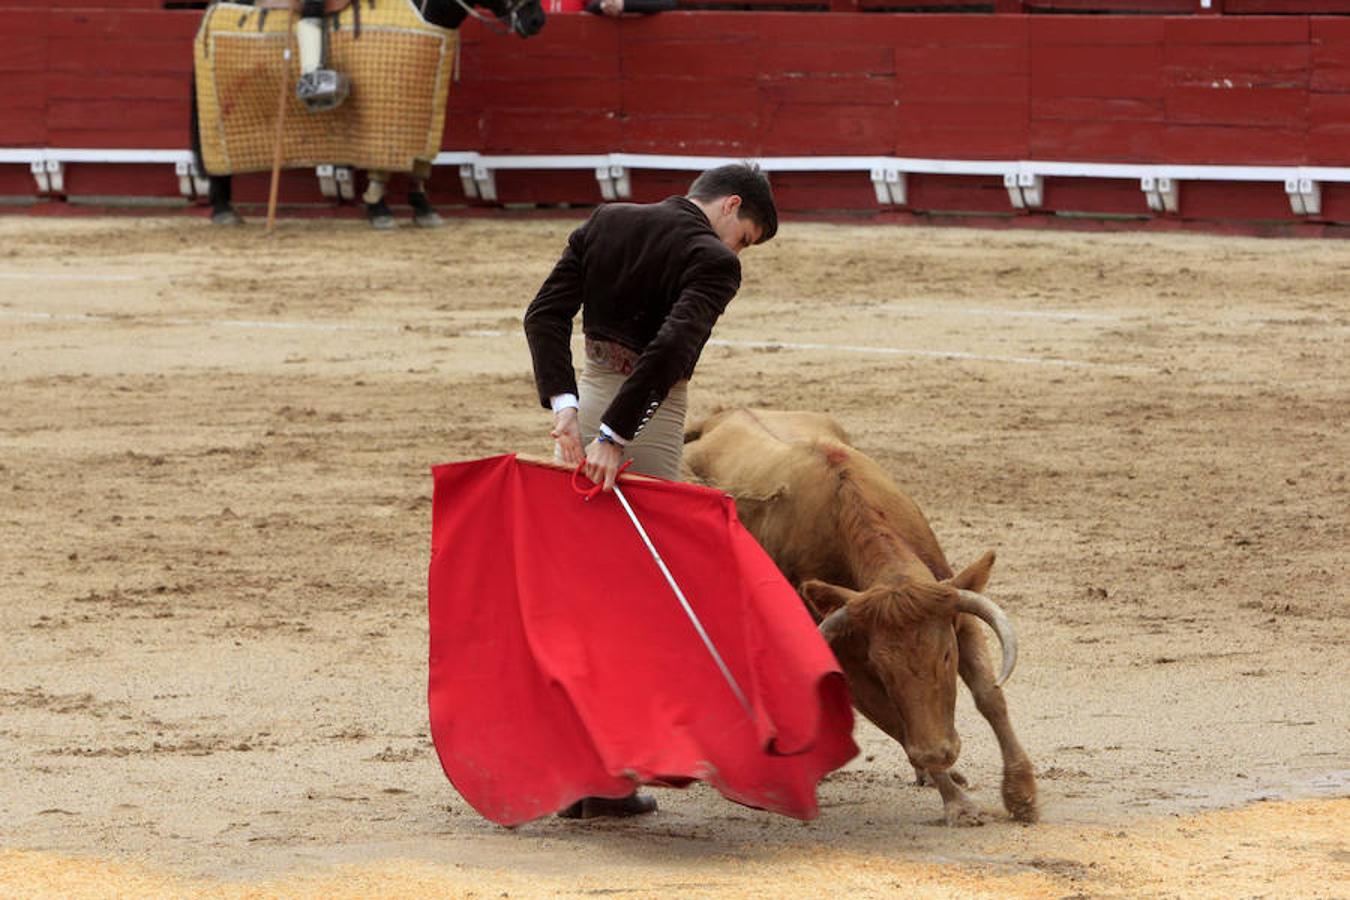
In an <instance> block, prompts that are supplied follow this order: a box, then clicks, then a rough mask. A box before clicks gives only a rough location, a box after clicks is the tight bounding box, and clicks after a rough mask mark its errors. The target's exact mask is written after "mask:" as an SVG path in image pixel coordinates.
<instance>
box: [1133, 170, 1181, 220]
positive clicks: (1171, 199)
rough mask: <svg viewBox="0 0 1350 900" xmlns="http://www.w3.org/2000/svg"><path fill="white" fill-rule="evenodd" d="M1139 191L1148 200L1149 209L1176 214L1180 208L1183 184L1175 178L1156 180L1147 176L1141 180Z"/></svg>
mask: <svg viewBox="0 0 1350 900" xmlns="http://www.w3.org/2000/svg"><path fill="white" fill-rule="evenodd" d="M1139 189H1140V190H1141V191H1143V192H1144V197H1145V198H1146V199H1147V200H1148V208H1149V209H1151V210H1153V211H1154V212H1170V213H1174V212H1176V211H1177V210H1178V209H1179V208H1180V197H1179V196H1178V194H1179V192H1180V190H1181V183H1180V182H1178V181H1177V180H1176V179H1175V178H1155V177H1153V176H1152V175H1146V176H1144V177H1143V178H1141V179H1139Z"/></svg>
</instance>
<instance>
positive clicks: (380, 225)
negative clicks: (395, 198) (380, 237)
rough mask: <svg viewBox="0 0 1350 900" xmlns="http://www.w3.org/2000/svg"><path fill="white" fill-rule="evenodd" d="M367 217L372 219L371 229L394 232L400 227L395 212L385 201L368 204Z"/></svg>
mask: <svg viewBox="0 0 1350 900" xmlns="http://www.w3.org/2000/svg"><path fill="white" fill-rule="evenodd" d="M366 216H367V217H369V219H370V225H371V227H372V228H374V229H376V230H378V231H393V230H394V229H395V228H397V227H398V221H397V220H396V219H395V218H394V212H393V210H391V209H390V208H389V204H388V203H385V202H384V201H383V200H381V201H380V202H379V203H367V204H366Z"/></svg>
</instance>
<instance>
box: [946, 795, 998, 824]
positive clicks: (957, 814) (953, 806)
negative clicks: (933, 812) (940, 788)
mask: <svg viewBox="0 0 1350 900" xmlns="http://www.w3.org/2000/svg"><path fill="white" fill-rule="evenodd" d="M942 817H943V819H944V820H945V821H946V822H947V825H948V827H951V828H974V827H976V826H978V825H983V824H984V823H985V821H986V819H987V818H988V816H986V815H985V813H984V811H983V810H981V809H980V808H979V807H978V806H976V805H975V804H974V803H971V802H969V801H967V800H960V801H957V802H954V803H948V804H947V805H946V806H945V807H943V809H942Z"/></svg>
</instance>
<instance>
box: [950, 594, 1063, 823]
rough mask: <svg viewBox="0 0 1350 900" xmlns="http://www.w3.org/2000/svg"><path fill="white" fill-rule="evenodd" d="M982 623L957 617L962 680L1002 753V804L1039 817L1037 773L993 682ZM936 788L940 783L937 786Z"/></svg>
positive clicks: (1030, 818) (1019, 814) (1022, 816)
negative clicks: (992, 730) (1019, 740)
mask: <svg viewBox="0 0 1350 900" xmlns="http://www.w3.org/2000/svg"><path fill="white" fill-rule="evenodd" d="M982 628H983V626H982V625H981V624H980V623H979V620H977V619H975V618H974V617H973V616H968V615H960V616H957V624H956V639H957V642H958V643H959V646H960V654H961V661H960V669H959V671H960V672H961V680H962V681H964V682H965V683H966V687H968V688H970V693H971V696H973V697H974V698H975V708H976V709H978V710H979V711H980V715H982V716H984V718H985V719H986V720H987V721H988V722H989V726H990V727H991V728H993V729H994V736H995V737H996V738H997V739H998V748H999V751H1000V752H1001V753H1002V754H1003V806H1004V808H1005V809H1007V810H1008V814H1009V815H1011V816H1012V817H1013V818H1014V819H1016V820H1017V821H1019V822H1035V821H1036V820H1037V819H1039V818H1040V811H1039V810H1038V808H1037V806H1036V774H1035V772H1034V771H1033V769H1032V766H1031V759H1030V758H1028V756H1027V753H1026V751H1025V750H1023V749H1022V745H1021V743H1019V742H1018V740H1017V735H1016V734H1014V733H1013V727H1012V721H1011V720H1010V719H1009V718H1008V704H1007V701H1006V700H1005V699H1004V697H1003V689H1002V688H1000V687H999V686H998V685H997V684H995V677H994V666H993V663H992V662H991V660H990V658H989V648H988V646H987V644H986V643H985V639H984V632H983V631H982V630H981V629H982ZM939 789H941V786H940V785H939Z"/></svg>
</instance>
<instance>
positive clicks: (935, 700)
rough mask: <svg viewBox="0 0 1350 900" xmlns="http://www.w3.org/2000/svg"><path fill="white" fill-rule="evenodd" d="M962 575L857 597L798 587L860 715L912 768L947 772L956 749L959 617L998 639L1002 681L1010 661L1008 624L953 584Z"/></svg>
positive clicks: (818, 584) (1013, 652)
mask: <svg viewBox="0 0 1350 900" xmlns="http://www.w3.org/2000/svg"><path fill="white" fill-rule="evenodd" d="M982 562H985V561H982ZM990 562H992V557H990V558H988V561H987V562H986V564H985V568H984V575H985V577H987V574H988V568H987V566H988V563H990ZM972 568H974V567H972ZM966 576H967V573H966V572H963V573H962V574H961V575H960V576H958V577H957V578H956V579H953V580H952V581H951V582H942V583H925V584H920V583H914V582H911V581H908V580H904V579H902V580H899V581H897V582H896V583H889V584H883V585H878V586H874V587H872V588H870V589H868V590H866V591H862V592H858V591H851V590H848V589H846V588H842V587H838V586H836V585H832V584H827V583H826V582H823V581H808V582H805V583H804V584H803V585H802V586H801V592H802V596H803V597H804V598H805V599H806V601H807V603H808V604H810V606H811V607H812V608H813V609H814V610H815V611H816V614H817V615H818V616H820V617H821V618H822V619H823V621H822V622H821V623H820V633H821V636H822V637H824V638H825V640H826V642H828V643H829V645H830V649H831V650H833V651H834V654H835V657H836V658H837V659H838V660H839V663H840V665H841V666H842V667H843V669H844V672H845V674H846V675H847V676H848V681H849V688H850V690H851V691H852V692H853V700H854V702H855V703H856V704H857V706H858V709H859V710H860V711H861V712H862V713H863V714H864V715H866V716H867V717H868V718H869V719H871V720H872V721H873V722H874V723H876V725H877V726H878V727H879V728H881V729H882V730H883V731H885V732H886V733H887V734H889V735H890V736H891V737H893V738H895V739H896V740H897V741H899V742H900V744H901V746H903V747H904V748H905V754H906V755H907V756H908V757H909V761H910V763H911V764H912V765H913V766H914V767H915V768H916V769H923V770H925V771H934V772H940V771H943V770H945V769H948V768H950V767H951V765H952V764H953V763H955V762H956V758H957V756H958V755H959V753H960V750H961V739H960V737H958V736H957V733H956V675H957V666H958V662H959V653H958V647H957V640H956V629H955V623H956V616H957V614H958V613H969V614H971V615H974V616H977V617H978V618H980V619H982V620H984V621H985V622H987V623H989V625H990V626H991V627H992V628H993V629H994V631H995V632H996V633H997V634H998V637H999V640H1000V642H1001V643H1002V645H1003V666H1002V674H1001V676H1000V678H999V682H1000V683H1002V681H1003V680H1004V679H1006V678H1007V677H1008V675H1010V674H1011V673H1012V667H1013V665H1014V664H1015V662H1016V656H1017V639H1016V635H1015V633H1014V631H1013V628H1012V623H1011V622H1010V621H1009V620H1008V618H1007V616H1005V615H1004V614H1003V612H1002V610H1000V609H999V608H998V607H997V606H996V605H995V604H994V603H993V601H991V600H989V599H988V598H987V597H985V596H983V595H982V594H978V593H974V592H972V591H970V590H966V589H964V588H963V587H960V586H958V585H959V584H960V583H961V582H962V580H963V579H964V578H965V577H966ZM980 587H983V582H982V581H981V583H980Z"/></svg>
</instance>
